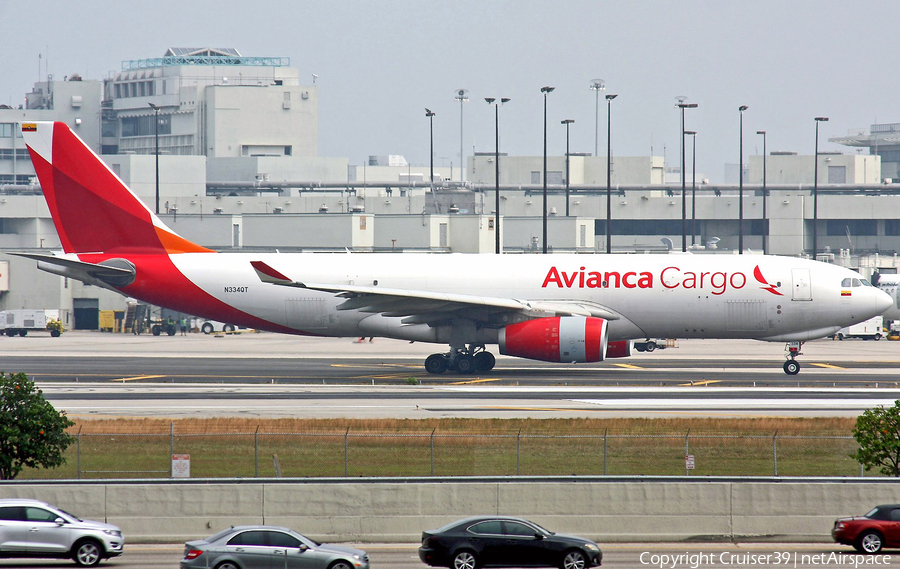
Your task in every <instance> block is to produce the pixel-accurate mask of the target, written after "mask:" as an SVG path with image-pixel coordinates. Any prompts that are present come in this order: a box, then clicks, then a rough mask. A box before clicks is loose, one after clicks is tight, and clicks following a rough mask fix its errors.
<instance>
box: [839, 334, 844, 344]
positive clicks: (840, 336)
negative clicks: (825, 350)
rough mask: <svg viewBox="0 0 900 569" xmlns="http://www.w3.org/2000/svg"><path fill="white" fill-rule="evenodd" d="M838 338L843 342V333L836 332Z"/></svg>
mask: <svg viewBox="0 0 900 569" xmlns="http://www.w3.org/2000/svg"><path fill="white" fill-rule="evenodd" d="M838 340H840V341H841V342H843V341H844V335H843V334H838Z"/></svg>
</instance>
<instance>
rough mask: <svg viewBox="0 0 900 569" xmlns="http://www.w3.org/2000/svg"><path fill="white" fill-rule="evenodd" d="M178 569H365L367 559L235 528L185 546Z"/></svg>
mask: <svg viewBox="0 0 900 569" xmlns="http://www.w3.org/2000/svg"><path fill="white" fill-rule="evenodd" d="M181 569H369V556H368V554H367V553H366V552H365V551H362V550H361V549H353V548H350V547H342V546H339V545H329V544H326V543H319V542H317V541H314V540H312V539H309V538H308V537H306V536H303V535H301V534H299V533H297V532H295V531H293V530H290V529H288V528H283V527H276V526H237V527H231V528H228V529H226V530H223V531H220V532H219V533H217V534H215V535H212V536H210V537H208V538H206V539H202V540H198V541H189V542H187V543H185V544H184V559H182V560H181Z"/></svg>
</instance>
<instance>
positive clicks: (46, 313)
mask: <svg viewBox="0 0 900 569" xmlns="http://www.w3.org/2000/svg"><path fill="white" fill-rule="evenodd" d="M35 331H40V332H44V331H49V332H50V335H51V336H53V337H54V338H57V337H59V335H60V334H62V332H63V326H62V323H61V322H60V321H59V310H31V309H20V310H3V311H0V333H3V334H6V335H7V336H16V335H18V336H25V335H27V334H28V332H35Z"/></svg>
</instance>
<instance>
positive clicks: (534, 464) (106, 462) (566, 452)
mask: <svg viewBox="0 0 900 569" xmlns="http://www.w3.org/2000/svg"><path fill="white" fill-rule="evenodd" d="M74 436H75V443H74V444H73V445H71V446H70V447H69V449H68V450H67V451H66V459H67V460H66V464H65V465H64V466H62V467H60V468H57V469H54V470H27V471H25V472H23V473H22V475H20V477H19V478H20V479H39V478H55V479H67V478H71V479H92V478H94V479H96V478H168V477H170V476H172V455H176V454H180V455H190V476H191V477H193V478H253V477H275V476H284V477H292V478H293V477H300V478H303V477H363V476H365V477H368V476H384V477H407V476H519V475H521V476H568V475H575V476H578V475H587V476H597V475H611V476H681V475H687V476H848V477H850V476H862V475H863V474H864V472H863V470H862V467H861V466H860V465H859V463H858V462H857V461H856V460H855V459H854V458H852V455H853V454H854V453H855V452H856V451H857V449H858V445H857V443H856V441H855V440H854V439H853V437H851V436H791V435H781V434H778V433H777V432H775V433H772V434H771V435H720V434H694V433H691V432H690V431H688V432H686V433H684V434H680V435H674V434H665V435H634V434H614V433H609V432H605V433H602V434H583V435H548V434H530V433H524V432H521V431H520V432H514V433H506V434H476V433H439V432H436V431H432V432H430V433H415V434H397V433H372V432H353V431H351V430H350V429H347V430H345V431H342V432H298V433H268V432H260V431H259V430H257V431H256V432H253V433H176V432H175V429H174V425H173V426H172V428H171V429H170V432H169V433H168V434H133V433H118V434H117V433H105V434H98V433H91V434H82V433H80V432H79V433H76V434H75V435H74ZM691 463H692V464H691Z"/></svg>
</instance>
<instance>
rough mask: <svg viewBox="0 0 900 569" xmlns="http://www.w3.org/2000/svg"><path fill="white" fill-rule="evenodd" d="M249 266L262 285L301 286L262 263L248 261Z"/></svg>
mask: <svg viewBox="0 0 900 569" xmlns="http://www.w3.org/2000/svg"><path fill="white" fill-rule="evenodd" d="M250 265H251V266H252V267H253V270H255V271H256V274H257V276H258V277H259V280H261V281H262V282H264V283H271V284H277V285H282V286H303V285H301V284H300V283H295V282H294V281H293V279H290V278H288V277H286V276H284V275H283V274H281V273H280V272H278V271H276V270H275V269H273V268H272V267H270V266H269V265H267V264H266V263H264V262H262V261H250Z"/></svg>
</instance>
